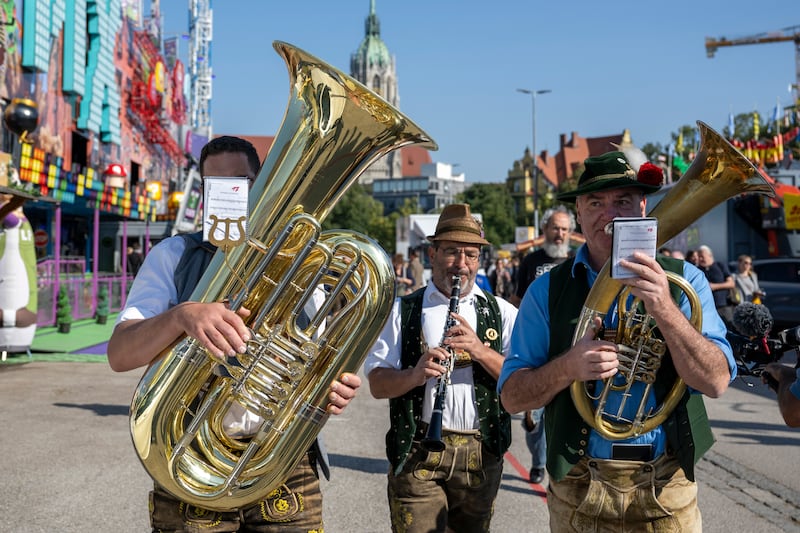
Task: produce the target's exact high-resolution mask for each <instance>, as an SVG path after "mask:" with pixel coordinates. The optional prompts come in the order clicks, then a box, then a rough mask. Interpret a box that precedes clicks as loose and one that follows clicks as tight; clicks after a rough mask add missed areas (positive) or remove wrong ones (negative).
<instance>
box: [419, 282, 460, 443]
mask: <svg viewBox="0 0 800 533" xmlns="http://www.w3.org/2000/svg"><path fill="white" fill-rule="evenodd" d="M452 283H453V290H452V291H451V292H450V306H449V308H448V311H447V320H446V321H445V323H444V333H442V340H441V342H440V343H439V346H441V347H444V346H445V343H444V341H445V339H446V338H447V331H448V330H449V329H450V328H452V327H453V326H455V325H456V323H457V322H456V319H454V318H453V317H452V313H458V300H459V298H460V297H461V277H460V276H453V279H452ZM448 351H449V352H450V357H449V358H448V359H447V363H446V370H445V372H444V374H442V375H441V376H439V382H438V383H437V385H436V399H435V400H434V402H433V411H432V412H431V423H430V424H428V431H427V433H426V434H425V438H424V439H422V440H421V441H420V446H422V449H423V450H425V451H428V452H441V451H444V441H443V440H442V411H443V409H444V399H445V396H447V386H448V385H449V384H450V375H451V374H452V373H453V365H454V363H455V359H456V358H455V354H454V353H453V351H452V350H450V349H449V348H448Z"/></svg>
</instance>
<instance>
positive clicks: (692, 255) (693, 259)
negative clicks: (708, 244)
mask: <svg viewBox="0 0 800 533" xmlns="http://www.w3.org/2000/svg"><path fill="white" fill-rule="evenodd" d="M686 261H688V262H690V263H691V264H693V265H694V266H698V264H699V262H698V259H697V250H687V251H686Z"/></svg>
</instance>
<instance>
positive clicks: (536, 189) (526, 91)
mask: <svg viewBox="0 0 800 533" xmlns="http://www.w3.org/2000/svg"><path fill="white" fill-rule="evenodd" d="M517 92H520V93H523V94H529V95H531V115H532V117H533V121H532V122H533V144H532V146H531V156H532V157H533V168H532V169H531V175H532V177H533V225H534V227H535V228H536V236H537V237H538V234H539V166H538V165H537V164H536V95H538V94H547V93H549V92H552V91H551V90H550V89H539V90H533V89H517Z"/></svg>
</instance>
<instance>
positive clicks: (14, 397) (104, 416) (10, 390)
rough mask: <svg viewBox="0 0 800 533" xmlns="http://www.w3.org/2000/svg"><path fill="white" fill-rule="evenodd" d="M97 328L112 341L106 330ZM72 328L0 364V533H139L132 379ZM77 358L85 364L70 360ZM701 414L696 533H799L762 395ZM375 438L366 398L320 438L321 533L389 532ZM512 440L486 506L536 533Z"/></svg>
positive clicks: (738, 391)
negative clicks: (326, 458) (327, 473)
mask: <svg viewBox="0 0 800 533" xmlns="http://www.w3.org/2000/svg"><path fill="white" fill-rule="evenodd" d="M110 322H111V321H110ZM105 327H106V328H108V329H107V333H109V334H110V328H111V327H113V326H111V325H110V323H109V324H107V325H106V326H105ZM83 328H85V329H81V327H80V324H77V323H76V324H73V330H72V332H71V333H70V334H66V335H65V334H57V333H55V332H50V331H48V330H47V329H46V328H44V329H43V330H42V331H40V332H39V333H40V335H41V339H40V338H39V335H37V340H36V341H35V342H34V347H35V348H36V349H37V350H44V349H45V348H44V346H45V345H46V344H48V345H49V346H50V348H49V349H51V350H54V351H48V352H45V351H34V352H32V357H31V358H28V356H27V355H25V354H22V355H15V356H13V357H10V358H9V360H8V361H6V362H5V363H2V364H0V428H2V431H1V432H0V472H2V474H0V480H2V482H0V517H2V520H0V533H5V532H14V533H17V532H23V533H28V532H30V533H38V532H53V531H58V532H65V533H69V532H87V531H88V532H113V533H117V532H119V533H127V532H131V533H134V532H144V531H149V530H150V529H149V524H148V514H147V493H148V491H149V490H150V488H151V485H152V482H151V481H150V478H149V477H148V476H147V474H146V473H145V471H144V469H143V468H142V467H141V465H140V463H139V461H138V459H137V458H136V455H135V453H134V450H133V446H132V444H131V438H130V431H129V423H128V411H129V402H130V398H131V396H132V394H133V391H134V389H135V387H136V385H137V383H138V381H139V378H140V376H141V372H140V371H138V370H137V371H132V372H125V373H114V372H112V371H111V370H110V368H109V367H108V365H107V364H106V359H105V355H104V354H97V353H94V352H96V351H97V350H98V349H99V346H102V343H103V342H105V339H107V336H106V337H103V335H104V334H105V333H103V332H102V331H98V330H102V328H99V327H98V325H93V324H91V323H86V324H84V325H83ZM73 332H77V333H76V334H75V335H74V337H75V338H73ZM84 333H85V335H84ZM53 335H55V336H53ZM98 336H99V337H98ZM98 339H99V340H98ZM55 350H62V351H55ZM79 357H80V358H85V359H83V360H77V361H76V360H73V358H79ZM42 358H46V359H42ZM707 406H708V410H709V416H710V418H711V419H712V425H713V427H714V432H715V435H716V437H717V443H716V444H715V446H714V447H713V448H712V450H711V451H710V452H709V453H708V454H706V456H705V457H704V458H703V459H702V460H701V461H700V463H699V464H698V467H697V472H698V473H697V477H698V484H699V502H700V508H701V511H702V513H703V523H704V531H706V532H710V533H730V532H731V531H739V532H742V533H746V532H751V531H752V532H759V533H761V532H764V533H780V532H785V531H790V532H796V531H800V476H798V470H797V465H798V464H800V431H797V430H792V429H790V428H786V427H785V426H784V425H783V424H782V421H781V420H780V416H779V414H778V412H777V407H776V405H775V401H774V398H773V397H772V396H771V394H770V392H769V390H768V389H766V387H758V386H757V385H755V386H754V387H748V386H746V385H745V384H744V383H743V382H739V381H737V382H736V383H735V384H734V386H732V387H731V388H730V389H729V391H728V392H726V393H725V395H723V397H722V398H721V399H718V400H711V401H707ZM387 427H388V405H387V403H386V402H385V401H381V400H375V399H373V398H372V397H371V396H370V394H369V391H368V390H367V387H366V386H365V387H364V388H363V389H362V391H360V393H359V395H358V396H357V397H356V399H355V400H354V402H353V404H352V405H351V406H350V407H348V409H347V410H346V411H345V413H344V414H343V415H341V416H338V417H331V419H330V420H329V421H328V424H327V425H326V426H325V428H324V430H323V435H324V438H325V442H326V444H327V448H328V452H329V454H330V460H331V466H332V477H331V480H330V481H323V482H322V490H323V494H324V507H323V514H324V519H325V526H326V531H328V532H329V533H331V532H333V533H339V532H345V533H350V532H354V533H372V532H376V533H377V532H387V531H389V510H388V504H387V499H386V472H387V469H388V462H387V461H386V459H385V455H384V442H383V440H384V435H385V432H386V429H387ZM522 431H523V430H522V428H521V424H520V419H519V417H515V420H514V424H513V432H514V433H513V442H512V445H511V449H510V450H509V452H508V453H507V454H506V456H505V469H504V473H503V480H502V483H501V487H500V491H499V493H498V497H497V500H496V502H495V517H494V520H493V531H498V532H501V533H502V532H520V531H522V532H539V531H547V530H548V514H547V507H546V500H545V496H546V493H545V489H544V487H542V486H540V485H532V484H530V483H529V482H528V479H527V471H528V467H529V466H530V456H529V453H528V451H527V448H526V446H525V441H524V435H523V433H522Z"/></svg>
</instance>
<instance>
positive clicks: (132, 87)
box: [0, 0, 193, 307]
mask: <svg viewBox="0 0 800 533" xmlns="http://www.w3.org/2000/svg"><path fill="white" fill-rule="evenodd" d="M141 4H142V3H141V2H139V1H138V0H25V1H22V0H0V19H2V20H0V28H2V31H0V52H2V53H0V71H2V74H3V75H2V78H0V111H2V112H3V117H4V120H3V122H2V125H0V162H2V163H3V164H2V165H0V167H2V169H4V172H3V176H2V178H3V179H2V181H1V182H0V186H3V187H4V190H7V191H9V192H10V194H12V196H13V195H16V197H17V198H22V197H25V198H27V199H26V201H25V203H24V206H23V208H24V212H25V215H26V217H27V219H28V220H29V221H30V223H31V226H32V228H33V231H34V232H35V234H36V235H37V239H36V256H37V258H38V260H39V261H40V262H42V261H46V260H55V261H56V267H55V268H56V270H55V272H58V269H59V268H60V267H59V266H58V265H59V261H60V260H61V261H62V266H63V264H65V259H66V258H69V260H70V261H71V262H74V263H76V264H77V263H80V264H83V265H84V268H85V271H86V273H91V274H93V276H94V277H97V276H99V275H101V273H103V272H105V273H115V272H116V273H119V272H122V273H123V277H124V273H125V266H126V265H125V263H126V262H125V250H126V248H127V245H128V244H129V242H130V241H132V240H136V241H139V242H140V243H141V244H143V248H144V249H145V250H147V248H148V246H147V244H149V240H150V239H151V238H152V239H153V240H158V239H160V238H162V237H166V236H168V235H169V234H170V227H169V221H170V220H171V218H174V212H175V210H176V207H177V205H176V202H177V201H178V198H179V192H180V191H181V185H182V181H183V180H184V176H185V167H186V164H187V158H186V154H187V153H191V152H193V147H192V146H191V144H190V139H192V137H193V135H192V132H191V129H190V127H189V126H188V125H187V96H186V90H185V83H184V78H185V68H184V65H183V64H182V62H181V61H180V60H179V59H178V58H177V51H176V50H174V49H173V50H172V51H169V50H168V49H167V48H165V46H164V44H165V43H164V42H162V41H161V31H160V15H159V13H158V11H157V9H158V2H152V3H151V5H152V9H153V10H154V11H153V12H151V13H150V16H149V17H147V18H145V16H144V14H143V13H142V12H141ZM81 276H83V275H82V274H81ZM117 290H118V291H119V290H120V289H119V288H117ZM96 292H97V283H96V282H94V283H93V284H92V287H91V293H90V299H89V301H90V302H91V301H93V300H94V297H95V295H96ZM116 296H117V299H116V302H119V298H120V296H121V297H122V298H123V299H124V289H122V293H121V294H120V292H118V293H117V295H116ZM42 300H43V299H42V298H40V307H41V301H42ZM45 301H46V300H45ZM112 301H114V300H113V299H112Z"/></svg>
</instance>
